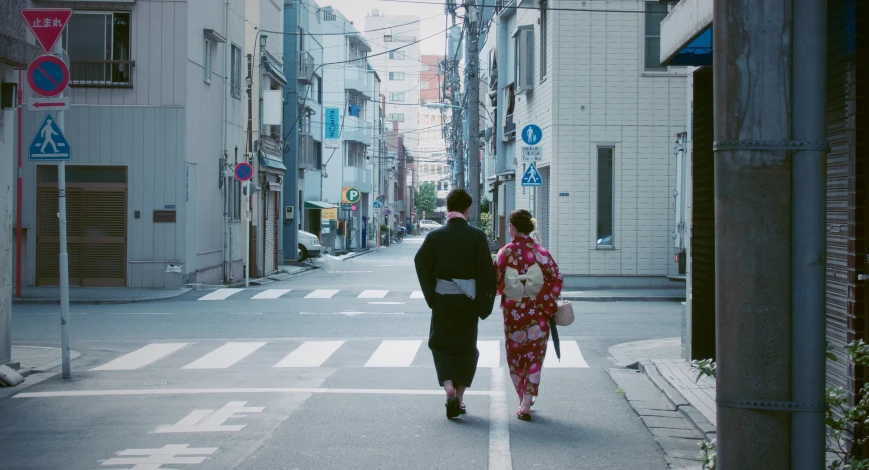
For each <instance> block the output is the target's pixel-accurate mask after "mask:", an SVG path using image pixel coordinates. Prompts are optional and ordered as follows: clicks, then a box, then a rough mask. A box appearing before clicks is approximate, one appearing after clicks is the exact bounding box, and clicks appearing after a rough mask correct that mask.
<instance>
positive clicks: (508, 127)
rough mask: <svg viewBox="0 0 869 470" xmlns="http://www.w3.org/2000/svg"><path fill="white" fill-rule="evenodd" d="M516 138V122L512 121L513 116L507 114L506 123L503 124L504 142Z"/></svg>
mask: <svg viewBox="0 0 869 470" xmlns="http://www.w3.org/2000/svg"><path fill="white" fill-rule="evenodd" d="M515 138H516V122H514V121H513V115H512V114H508V115H507V118H506V123H505V124H504V138H503V141H504V142H509V141H511V140H513V139H515Z"/></svg>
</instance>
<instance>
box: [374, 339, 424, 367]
mask: <svg viewBox="0 0 869 470" xmlns="http://www.w3.org/2000/svg"><path fill="white" fill-rule="evenodd" d="M421 344H422V341H421V340H416V341H383V342H381V343H380V346H378V347H377V350H376V351H374V354H372V355H371V357H370V358H368V362H366V363H365V367H410V365H411V364H412V363H413V360H414V358H416V352H417V351H418V350H419V346H420V345H421Z"/></svg>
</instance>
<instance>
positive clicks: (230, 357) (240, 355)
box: [182, 342, 266, 369]
mask: <svg viewBox="0 0 869 470" xmlns="http://www.w3.org/2000/svg"><path fill="white" fill-rule="evenodd" d="M265 344H266V343H262V342H257V343H226V344H224V345H223V346H221V347H219V348H217V349H215V350H214V351H211V352H210V353H208V354H206V355H204V356H202V357H200V358H199V359H197V360H195V361H193V362H191V363H190V364H187V365H186V366H184V367H182V369H226V368H228V367H230V366H232V365H233V364H235V363H236V362H238V361H240V360H242V359H244V358H245V357H247V356H248V355H250V354H251V353H253V352H254V351H256V350H257V349H259V348H261V347H263V346H265Z"/></svg>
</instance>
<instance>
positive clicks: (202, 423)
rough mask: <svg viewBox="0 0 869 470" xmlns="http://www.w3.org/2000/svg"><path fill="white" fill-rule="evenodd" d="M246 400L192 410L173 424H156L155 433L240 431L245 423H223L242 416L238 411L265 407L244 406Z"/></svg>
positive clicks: (254, 410) (246, 411) (248, 411)
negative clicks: (216, 407)
mask: <svg viewBox="0 0 869 470" xmlns="http://www.w3.org/2000/svg"><path fill="white" fill-rule="evenodd" d="M244 405H247V402H246V401H231V402H229V403H227V404H225V405H223V407H222V408H221V409H219V410H216V411H215V410H193V411H192V412H191V413H190V414H189V415H187V416H185V417H184V418H182V419H181V421H178V422H177V423H175V424H171V425H163V426H157V429H155V430H154V433H156V434H166V433H179V432H183V433H187V432H234V431H241V430H242V429H244V428H245V426H247V425H246V424H223V423H225V422H226V420H228V419H231V418H244V417H246V416H247V415H239V414H238V413H261V412H262V411H263V410H264V409H265V407H262V406H244Z"/></svg>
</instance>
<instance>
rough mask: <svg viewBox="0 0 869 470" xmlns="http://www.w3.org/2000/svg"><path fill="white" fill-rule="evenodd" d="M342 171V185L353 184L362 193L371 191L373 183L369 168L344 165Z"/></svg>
mask: <svg viewBox="0 0 869 470" xmlns="http://www.w3.org/2000/svg"><path fill="white" fill-rule="evenodd" d="M343 173H344V175H343V176H344V180H343V181H344V186H353V187H354V188H357V189H359V191H362V192H363V193H370V192H371V189H372V186H373V183H374V181H373V177H372V175H371V170H368V169H365V168H359V167H356V166H345V167H344V168H343Z"/></svg>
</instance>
